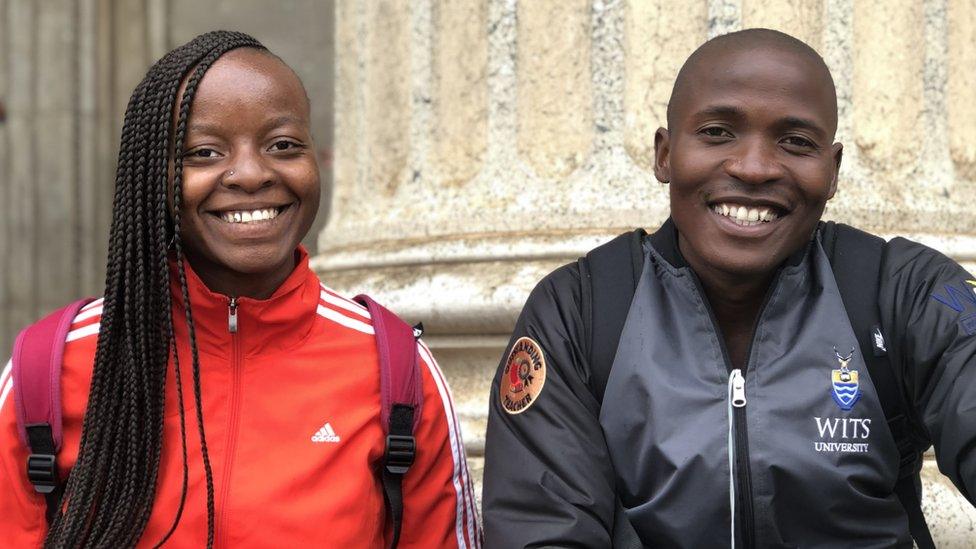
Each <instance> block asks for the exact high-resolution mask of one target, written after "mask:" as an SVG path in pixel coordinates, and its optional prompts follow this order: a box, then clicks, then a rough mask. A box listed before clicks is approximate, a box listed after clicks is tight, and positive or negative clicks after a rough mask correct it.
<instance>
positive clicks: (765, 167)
mask: <svg viewBox="0 0 976 549" xmlns="http://www.w3.org/2000/svg"><path fill="white" fill-rule="evenodd" d="M778 150H779V149H778V146H777V145H776V143H771V142H769V141H768V140H766V139H760V138H752V139H744V140H742V141H741V144H740V146H739V147H736V149H735V151H734V152H733V154H732V156H731V157H729V159H728V160H726V162H725V171H726V173H728V174H729V175H730V176H732V177H734V178H736V179H738V180H739V181H742V182H743V183H753V184H762V183H769V182H772V181H776V180H777V179H779V178H781V177H783V166H782V164H781V163H780V162H779V161H778V160H777V158H776V155H777V152H778Z"/></svg>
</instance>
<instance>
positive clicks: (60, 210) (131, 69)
mask: <svg viewBox="0 0 976 549" xmlns="http://www.w3.org/2000/svg"><path fill="white" fill-rule="evenodd" d="M332 10H333V6H332V4H331V3H329V2H319V1H317V0H280V1H278V2H276V3H275V4H274V6H273V7H271V6H269V5H268V4H267V2H264V1H263V0H77V1H75V0H71V1H59V0H45V1H35V0H0V111H4V115H5V116H3V117H0V355H3V356H4V357H6V356H8V355H9V351H10V348H11V346H12V342H13V337H14V335H15V334H16V333H17V331H18V330H20V329H21V328H23V327H24V326H26V325H27V324H29V323H30V322H33V321H34V320H36V319H38V318H40V317H41V316H42V315H44V314H46V313H48V312H50V311H52V310H54V309H56V308H58V307H60V306H62V305H64V304H66V303H68V302H69V301H71V300H73V299H76V298H78V297H81V296H86V295H98V294H100V293H101V291H102V288H103V286H104V281H105V278H104V276H105V275H104V273H105V253H106V248H107V242H108V231H109V223H110V220H111V211H112V196H113V186H114V183H115V161H116V154H117V151H118V141H119V134H120V132H121V129H122V118H123V115H124V113H125V107H126V104H127V103H128V101H129V96H130V94H131V93H132V90H133V88H135V86H136V84H138V83H139V81H140V80H141V79H142V77H143V75H144V74H145V73H146V70H147V69H148V68H149V65H150V64H152V63H153V62H154V61H155V60H156V59H158V58H159V57H160V56H162V55H163V54H164V53H166V52H167V51H168V50H170V49H172V48H174V47H176V46H177V45H179V44H182V43H184V42H186V41H188V40H190V39H191V38H193V36H195V35H196V34H199V33H202V32H206V31H208V30H214V29H220V28H228V29H234V30H242V31H245V32H250V33H252V34H254V36H255V37H257V38H258V39H259V40H261V41H262V42H263V43H264V44H265V45H267V46H268V47H269V48H271V49H272V51H274V52H276V53H277V54H278V55H280V56H281V57H282V58H283V59H285V60H286V61H287V62H288V63H289V64H290V65H291V66H292V67H293V68H294V69H295V70H296V72H298V74H299V75H300V76H301V77H302V80H303V81H304V83H305V86H306V88H307V89H308V93H309V96H310V98H312V104H313V108H312V131H313V134H314V136H315V138H316V145H317V152H318V153H319V156H320V159H321V160H322V164H323V171H324V175H323V181H324V182H326V183H329V182H330V181H331V180H330V178H329V175H330V171H329V169H328V168H329V165H328V163H329V161H330V159H331V147H332V146H331V139H332V131H331V130H332V108H331V105H332V88H333V77H332V59H333V52H332V47H333V44H334V43H335V42H334V40H333V36H332ZM324 197H325V200H323V207H322V209H321V211H320V212H319V218H318V225H317V226H316V230H317V229H318V227H321V226H322V225H324V223H325V220H326V218H327V217H328V206H329V200H328V193H326V194H325V195H324ZM306 245H309V246H310V247H312V248H314V245H315V236H314V235H313V236H311V237H309V239H308V240H307V241H306ZM3 360H6V359H5V358H4V359H3Z"/></svg>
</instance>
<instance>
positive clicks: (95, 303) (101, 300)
mask: <svg viewBox="0 0 976 549" xmlns="http://www.w3.org/2000/svg"><path fill="white" fill-rule="evenodd" d="M104 302H105V298H103V297H100V298H98V299H96V300H95V301H92V302H91V303H89V304H88V305H85V306H84V307H82V308H81V310H82V311H87V310H88V309H94V308H95V307H99V306H101V304H102V303H104Z"/></svg>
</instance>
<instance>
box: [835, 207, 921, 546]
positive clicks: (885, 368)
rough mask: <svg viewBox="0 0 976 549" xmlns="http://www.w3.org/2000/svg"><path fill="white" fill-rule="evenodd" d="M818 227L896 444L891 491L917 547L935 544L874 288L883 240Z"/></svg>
mask: <svg viewBox="0 0 976 549" xmlns="http://www.w3.org/2000/svg"><path fill="white" fill-rule="evenodd" d="M820 231H821V238H822V244H823V247H824V251H826V253H827V257H828V258H830V264H831V268H832V270H833V272H834V279H835V280H836V281H837V288H838V289H839V290H840V296H841V300H842V301H843V302H844V308H845V309H846V310H847V315H848V317H849V318H850V321H851V326H852V327H853V328H854V335H855V336H856V337H857V342H858V346H859V347H860V349H861V356H863V357H864V363H865V365H866V366H867V369H868V375H870V376H871V382H872V383H873V384H874V387H875V389H876V390H877V391H878V399H879V400H880V401H881V408H882V410H883V411H884V415H885V420H886V421H887V423H888V428H889V429H890V430H891V434H892V437H894V439H895V444H896V445H897V446H898V452H899V458H900V463H899V471H898V482H897V483H896V484H895V494H896V495H897V496H898V499H899V501H901V504H902V507H904V508H905V512H906V514H907V515H908V523H909V530H910V531H911V534H912V537H913V538H915V542H916V543H917V544H918V546H919V547H920V548H921V549H926V548H929V547H935V545H934V543H933V541H932V536H931V534H930V533H929V529H928V525H927V524H926V522H925V515H924V514H923V513H922V504H921V500H920V498H919V490H918V482H919V480H918V473H919V470H920V469H921V466H922V451H923V449H921V448H919V444H918V443H916V442H915V440H916V437H915V436H914V435H913V420H912V415H911V412H910V411H909V410H910V407H909V405H908V403H907V401H906V399H905V396H904V393H903V391H901V390H900V389H899V386H898V380H897V379H896V377H895V373H894V369H893V366H892V364H891V361H890V360H889V358H888V349H887V348H886V344H885V339H884V335H883V331H882V326H881V318H880V317H881V312H880V309H879V307H878V291H879V288H880V285H881V265H882V263H883V261H884V253H885V244H886V243H885V241H884V239H882V238H879V237H877V236H874V235H872V234H868V233H866V232H864V231H860V230H858V229H855V228H854V227H851V226H848V225H844V224H840V223H834V222H832V221H828V222H826V223H823V224H822V225H821V227H820Z"/></svg>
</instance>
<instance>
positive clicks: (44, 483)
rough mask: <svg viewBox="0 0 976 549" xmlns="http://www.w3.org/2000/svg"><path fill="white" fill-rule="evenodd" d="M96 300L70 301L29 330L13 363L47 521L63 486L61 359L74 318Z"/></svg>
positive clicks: (31, 475)
mask: <svg viewBox="0 0 976 549" xmlns="http://www.w3.org/2000/svg"><path fill="white" fill-rule="evenodd" d="M91 301H92V300H91V299H81V300H78V301H75V302H74V303H71V304H70V305H68V306H67V307H63V308H61V309H58V310H57V311H54V312H53V313H51V314H49V315H48V316H46V317H44V318H42V319H41V320H39V321H37V322H35V323H34V324H31V325H30V326H28V327H26V328H24V329H23V330H22V331H21V332H20V334H18V335H17V339H16V340H15V342H14V352H13V358H12V359H11V362H12V364H13V366H12V372H13V378H14V379H15V380H16V383H15V384H14V389H13V391H14V407H15V411H16V415H17V430H18V432H19V433H20V438H21V441H22V442H23V444H24V446H25V447H27V448H28V449H29V450H30V455H29V456H28V457H27V478H28V479H29V480H30V482H31V484H32V485H33V486H34V489H35V490H37V491H38V492H39V493H41V494H44V499H45V500H46V501H47V519H48V523H50V521H51V520H52V519H53V518H54V515H55V514H56V513H57V509H58V505H59V501H60V495H61V485H60V482H59V481H58V474H57V465H56V457H57V453H58V451H59V450H60V449H61V363H62V360H63V358H64V344H65V339H66V338H67V335H68V330H69V329H70V328H71V321H72V320H74V318H75V316H77V314H78V311H80V310H81V308H82V307H84V306H85V305H87V304H88V303H89V302H91Z"/></svg>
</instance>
